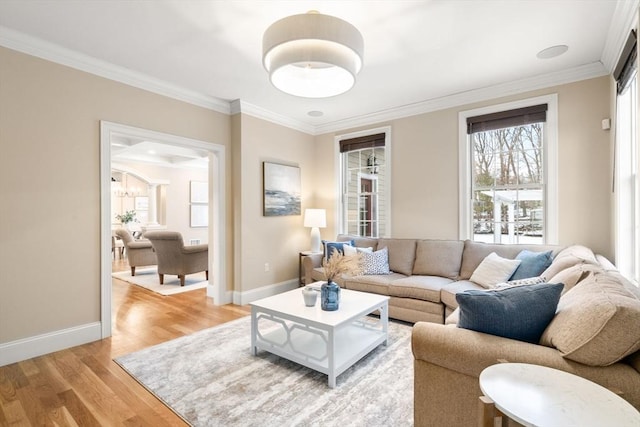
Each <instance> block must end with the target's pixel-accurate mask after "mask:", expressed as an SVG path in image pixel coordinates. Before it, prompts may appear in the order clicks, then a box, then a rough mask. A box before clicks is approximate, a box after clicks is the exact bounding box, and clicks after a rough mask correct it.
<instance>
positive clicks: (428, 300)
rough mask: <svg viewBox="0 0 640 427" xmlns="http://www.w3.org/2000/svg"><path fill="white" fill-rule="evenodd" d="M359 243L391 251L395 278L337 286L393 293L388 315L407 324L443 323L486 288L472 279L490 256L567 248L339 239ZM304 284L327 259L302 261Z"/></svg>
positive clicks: (319, 276)
mask: <svg viewBox="0 0 640 427" xmlns="http://www.w3.org/2000/svg"><path fill="white" fill-rule="evenodd" d="M351 240H353V241H354V242H355V246H356V247H363V248H366V247H370V248H373V250H374V251H375V250H380V249H382V248H385V247H386V248H387V249H388V251H389V267H390V269H391V271H392V274H388V275H360V276H356V277H344V278H342V279H340V280H338V281H337V282H338V284H339V285H340V286H342V287H345V288H347V289H352V290H356V291H363V292H372V293H377V294H382V295H388V296H389V297H390V299H389V316H390V317H391V318H394V319H398V320H403V321H406V322H411V323H415V322H419V321H426V322H434V323H444V321H445V318H446V317H447V316H449V315H450V314H451V313H452V312H453V311H454V310H455V309H456V307H457V306H458V304H457V302H456V298H455V294H456V293H457V292H461V291H464V290H467V289H483V288H482V287H481V286H479V285H477V284H475V283H473V282H471V281H469V278H470V277H471V275H472V274H473V272H474V271H475V269H476V268H477V267H478V265H480V263H481V262H482V260H483V259H484V258H485V257H486V256H487V255H489V254H490V253H491V252H495V253H496V254H498V255H500V256H501V257H504V258H515V257H516V256H517V255H518V254H519V253H520V252H521V251H522V250H523V249H528V250H530V251H534V252H540V251H548V250H553V251H554V255H555V254H556V253H557V252H559V251H560V249H562V248H561V247H560V246H551V245H500V244H485V243H478V242H472V241H470V240H467V241H463V240H431V239H389V238H380V239H372V238H366V237H354V236H347V235H339V236H338V237H337V239H336V241H338V242H345V241H351ZM303 266H304V277H305V283H307V284H309V283H312V282H315V281H321V280H325V279H324V275H323V273H322V255H311V256H307V257H305V258H303Z"/></svg>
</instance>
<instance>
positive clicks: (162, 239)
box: [144, 231, 209, 286]
mask: <svg viewBox="0 0 640 427" xmlns="http://www.w3.org/2000/svg"><path fill="white" fill-rule="evenodd" d="M144 237H145V238H147V239H149V241H151V244H152V245H153V249H154V250H155V251H156V256H157V258H158V276H160V284H161V285H162V284H163V283H164V275H165V274H172V275H176V276H178V277H179V278H180V286H184V280H185V276H186V275H187V274H193V273H199V272H201V271H204V272H206V277H207V280H209V247H208V245H193V246H185V245H184V241H183V240H182V234H180V233H178V232H176V231H147V232H146V233H144Z"/></svg>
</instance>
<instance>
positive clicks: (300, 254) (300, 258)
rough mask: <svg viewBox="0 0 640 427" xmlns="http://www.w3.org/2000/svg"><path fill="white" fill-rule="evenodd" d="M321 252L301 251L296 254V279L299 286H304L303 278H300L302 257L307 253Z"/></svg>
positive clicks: (317, 253)
mask: <svg viewBox="0 0 640 427" xmlns="http://www.w3.org/2000/svg"><path fill="white" fill-rule="evenodd" d="M321 253H322V252H313V251H302V252H300V253H299V254H298V279H299V282H298V283H299V284H300V286H304V279H303V278H302V258H304V257H306V256H309V255H319V254H321Z"/></svg>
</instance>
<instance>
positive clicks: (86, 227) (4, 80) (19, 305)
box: [0, 48, 231, 343]
mask: <svg viewBox="0 0 640 427" xmlns="http://www.w3.org/2000/svg"><path fill="white" fill-rule="evenodd" d="M100 120H107V121H110V122H115V123H122V124H127V125H132V126H136V127H140V128H145V129H150V130H154V131H158V132H165V133H170V134H175V135H180V136H185V137H189V138H194V139H199V140H203V141H211V142H214V143H217V144H222V145H227V146H228V145H229V142H230V124H229V117H228V116H226V115H224V114H219V113H215V112H213V111H211V110H207V109H204V108H200V107H196V106H193V105H190V104H187V103H184V102H180V101H176V100H173V99H169V98H166V97H163V96H159V95H155V94H152V93H150V92H146V91H144V90H140V89H136V88H133V87H130V86H127V85H124V84H120V83H116V82H114V81H111V80H108V79H104V78H100V77H97V76H94V75H91V74H88V73H84V72H81V71H77V70H75V69H71V68H68V67H65V66H61V65H57V64H54V63H51V62H48V61H44V60H41V59H38V58H35V57H32V56H28V55H25V54H21V53H17V52H15V51H12V50H9V49H5V48H0V147H1V149H2V150H1V151H2V155H1V156H0V171H1V172H0V173H1V174H2V175H1V178H0V200H2V202H1V204H0V239H1V240H0V343H4V342H9V341H13V340H17V339H20V338H25V337H31V336H35V335H38V334H42V333H46V332H51V331H56V330H61V329H64V328H69V327H73V326H78V325H84V324H88V323H91V322H97V321H99V320H100V256H101V254H100V183H99V166H100V158H99V147H100V138H99V129H100ZM230 167H231V161H230V159H228V163H227V168H229V169H230ZM228 185H229V193H228V194H229V197H230V185H231V184H230V183H229V184H228ZM228 204H230V203H228ZM229 218H230V217H229ZM227 249H228V250H229V249H231V245H229V246H228V248H227Z"/></svg>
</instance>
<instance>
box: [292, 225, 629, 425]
mask: <svg viewBox="0 0 640 427" xmlns="http://www.w3.org/2000/svg"><path fill="white" fill-rule="evenodd" d="M351 239H353V240H354V241H355V244H356V246H358V247H372V248H374V250H375V249H381V248H383V247H387V248H388V250H389V265H390V267H391V270H392V271H394V273H392V274H390V275H381V276H358V277H351V278H346V277H345V278H343V280H342V283H341V286H344V287H346V288H348V289H355V290H361V291H367V292H374V293H381V294H385V295H389V296H390V304H389V314H390V316H391V317H392V318H395V319H399V320H404V321H409V322H414V323H415V325H414V327H413V333H412V349H413V354H414V424H415V425H416V426H473V425H477V423H478V418H477V417H478V397H479V396H480V395H481V391H480V388H479V384H478V377H479V375H480V373H481V372H482V370H483V369H484V368H486V367H488V366H490V365H493V364H496V363H500V362H502V361H507V362H518V363H532V364H536V365H543V366H548V367H552V368H556V369H560V370H563V371H567V372H570V373H573V374H576V375H579V376H582V377H584V378H587V379H589V380H591V381H593V382H595V383H598V384H600V385H602V386H604V387H607V388H609V389H611V390H613V391H614V392H616V393H618V394H620V395H621V396H622V397H623V398H624V399H626V400H627V401H628V402H630V403H631V404H632V405H633V406H635V407H636V408H638V409H640V290H639V289H638V287H637V286H635V285H634V284H632V283H630V282H629V281H628V280H627V279H626V278H624V277H623V276H622V275H620V274H619V273H618V272H617V270H616V269H615V267H614V266H613V265H612V264H611V263H610V262H609V261H608V260H607V259H606V258H604V257H602V256H600V255H596V254H594V253H593V252H592V251H591V250H590V249H588V248H585V247H582V246H571V247H567V248H562V247H558V246H528V245H496V244H483V243H477V242H471V241H444V240H419V239H377V240H376V239H366V238H355V237H350V236H338V239H337V240H340V241H345V240H351ZM523 249H528V250H530V251H548V250H552V251H553V256H554V259H553V262H552V264H551V265H550V266H549V267H548V268H547V269H546V270H545V271H544V272H543V273H542V275H543V276H544V277H545V278H546V279H547V280H548V281H549V282H551V283H563V284H564V285H565V287H564V291H563V294H562V296H561V297H560V301H559V304H558V307H557V311H556V314H555V317H554V318H553V320H552V321H551V323H550V324H549V325H548V326H547V328H546V329H545V331H544V333H543V335H542V337H541V339H540V342H539V343H528V342H524V341H518V340H514V339H509V338H504V337H500V336H496V335H489V334H485V333H481V332H477V331H473V330H468V329H463V328H459V327H457V325H456V324H455V323H456V321H457V314H458V313H457V310H455V309H456V308H457V306H458V304H457V301H456V298H455V294H456V293H457V292H462V291H464V290H467V289H482V288H481V287H480V286H479V285H477V284H475V283H474V282H471V281H470V280H469V278H470V277H471V276H472V274H473V272H474V271H475V269H476V268H477V267H478V265H480V263H481V262H482V260H483V259H484V258H485V257H486V256H487V255H489V254H490V253H491V252H495V253H497V254H498V255H500V256H502V257H504V258H514V257H516V256H517V254H518V253H520V251H521V250H523ZM304 263H305V280H306V282H307V283H309V282H313V281H316V280H323V277H322V271H321V270H320V267H319V266H320V263H321V259H320V257H315V258H311V257H308V258H307V259H305V260H304ZM443 323H447V324H443Z"/></svg>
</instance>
